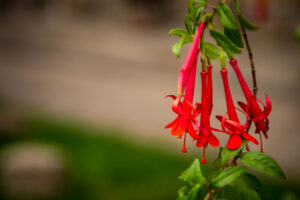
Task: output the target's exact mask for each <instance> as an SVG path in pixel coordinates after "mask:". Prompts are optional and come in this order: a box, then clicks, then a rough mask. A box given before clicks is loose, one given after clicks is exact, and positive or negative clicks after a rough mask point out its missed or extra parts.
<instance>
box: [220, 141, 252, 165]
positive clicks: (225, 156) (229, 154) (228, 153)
mask: <svg viewBox="0 0 300 200" xmlns="http://www.w3.org/2000/svg"><path fill="white" fill-rule="evenodd" d="M247 143H248V142H247V141H246V140H243V143H242V145H241V146H240V147H239V148H237V149H235V150H229V149H227V148H226V147H224V148H222V150H221V160H222V164H223V165H225V164H227V162H228V161H229V160H230V159H232V158H234V157H235V156H237V155H238V154H239V153H240V152H241V151H242V149H243V148H244V147H245V146H246V144H247Z"/></svg>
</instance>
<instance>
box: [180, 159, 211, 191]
mask: <svg viewBox="0 0 300 200" xmlns="http://www.w3.org/2000/svg"><path fill="white" fill-rule="evenodd" d="M179 179H181V180H184V181H185V182H187V183H188V184H189V185H195V184H203V183H205V182H206V179H205V177H204V176H203V175H202V172H201V169H200V162H199V159H195V161H194V162H193V164H192V165H191V166H190V167H189V168H188V169H186V170H185V171H184V172H183V173H182V174H181V175H180V176H179Z"/></svg>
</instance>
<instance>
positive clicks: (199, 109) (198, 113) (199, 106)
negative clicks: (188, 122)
mask: <svg viewBox="0 0 300 200" xmlns="http://www.w3.org/2000/svg"><path fill="white" fill-rule="evenodd" d="M201 110H202V106H201V103H196V110H195V113H194V116H195V117H198V116H199V115H200V113H201Z"/></svg>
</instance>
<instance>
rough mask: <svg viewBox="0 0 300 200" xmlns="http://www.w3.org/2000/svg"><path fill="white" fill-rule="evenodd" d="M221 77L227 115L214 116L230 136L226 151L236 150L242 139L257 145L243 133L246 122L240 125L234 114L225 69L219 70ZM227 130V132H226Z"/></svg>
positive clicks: (247, 134) (250, 137) (254, 140)
mask: <svg viewBox="0 0 300 200" xmlns="http://www.w3.org/2000/svg"><path fill="white" fill-rule="evenodd" d="M221 75H222V79H223V85H224V91H225V97H226V104H227V113H226V114H225V115H224V116H223V117H222V116H216V117H217V118H218V119H219V120H220V121H221V122H222V129H223V131H224V132H226V133H228V134H229V135H230V138H229V141H228V143H227V148H228V149H237V148H239V147H240V146H241V145H242V138H243V139H245V140H248V141H251V142H253V143H254V144H258V141H257V140H256V139H255V138H254V137H252V136H251V135H249V133H247V132H246V131H245V129H246V128H247V127H248V125H249V124H248V121H247V123H246V124H245V125H241V124H240V121H239V118H238V115H237V113H236V110H235V107H234V103H233V100H232V96H231V92H230V87H229V83H228V75H227V69H223V70H221ZM227 114H228V116H229V120H227V119H226V115H227ZM226 129H227V130H226Z"/></svg>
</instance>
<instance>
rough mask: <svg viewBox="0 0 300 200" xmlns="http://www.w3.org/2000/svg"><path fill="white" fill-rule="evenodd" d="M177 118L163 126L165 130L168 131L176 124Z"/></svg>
mask: <svg viewBox="0 0 300 200" xmlns="http://www.w3.org/2000/svg"><path fill="white" fill-rule="evenodd" d="M179 117H180V116H178V117H176V119H174V120H173V121H171V122H170V123H169V124H167V125H166V126H165V129H168V128H171V127H173V126H174V125H175V124H176V122H177V121H178V119H179Z"/></svg>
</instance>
